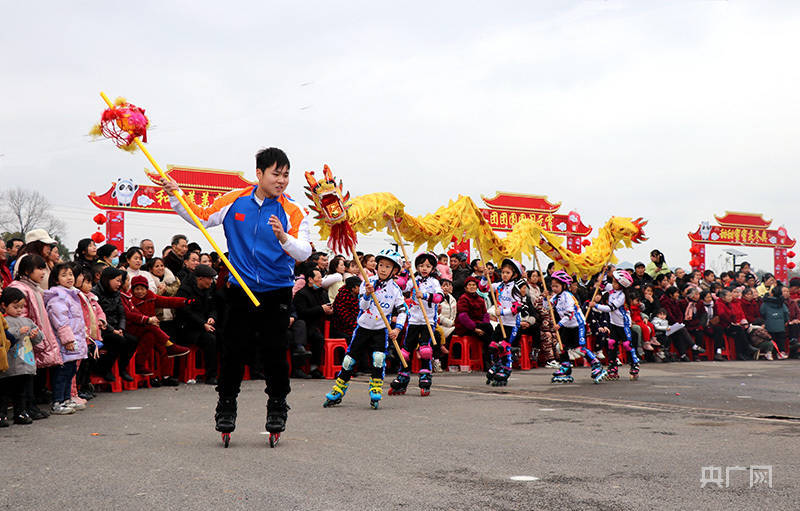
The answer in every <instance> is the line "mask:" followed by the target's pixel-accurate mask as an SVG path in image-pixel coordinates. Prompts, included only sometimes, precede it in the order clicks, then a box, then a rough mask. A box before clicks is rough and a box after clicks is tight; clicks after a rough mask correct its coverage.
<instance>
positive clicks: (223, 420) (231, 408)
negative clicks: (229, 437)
mask: <svg viewBox="0 0 800 511" xmlns="http://www.w3.org/2000/svg"><path fill="white" fill-rule="evenodd" d="M214 421H215V422H216V425H215V429H216V430H217V431H219V432H220V433H231V432H233V430H234V429H236V397H222V396H219V399H218V400H217V409H216V413H215V414H214Z"/></svg>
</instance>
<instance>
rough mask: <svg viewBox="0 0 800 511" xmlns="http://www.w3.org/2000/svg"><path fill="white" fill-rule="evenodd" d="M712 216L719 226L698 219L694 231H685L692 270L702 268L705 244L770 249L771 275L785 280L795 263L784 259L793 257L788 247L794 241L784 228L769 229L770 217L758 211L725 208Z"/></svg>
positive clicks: (704, 263) (704, 259)
mask: <svg viewBox="0 0 800 511" xmlns="http://www.w3.org/2000/svg"><path fill="white" fill-rule="evenodd" d="M714 218H716V220H717V222H718V224H719V225H711V222H700V226H699V227H698V229H697V231H695V232H693V233H689V240H691V242H692V246H691V248H690V249H689V252H690V253H691V254H692V261H691V266H692V268H693V269H695V270H705V268H706V247H705V246H706V245H728V246H739V247H760V248H771V249H773V253H774V261H775V270H774V275H775V278H777V279H778V280H781V281H784V282H785V281H786V279H787V277H788V273H789V270H791V269H793V268H794V266H795V264H794V263H790V262H787V259H788V258H791V257H794V252H790V251H789V249H790V248H792V247H793V246H794V245H795V243H796V241H795V240H794V239H792V238H790V237H789V234H788V233H787V232H786V228H785V227H783V226H781V227H778V228H777V229H770V228H769V227H770V225H771V224H772V220H765V219H764V216H763V215H762V214H761V213H739V212H731V211H726V212H725V215H724V216H721V217H719V216H716V215H714Z"/></svg>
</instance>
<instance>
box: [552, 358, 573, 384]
mask: <svg viewBox="0 0 800 511" xmlns="http://www.w3.org/2000/svg"><path fill="white" fill-rule="evenodd" d="M574 381H575V378H573V377H572V364H571V363H569V362H561V366H560V367H559V368H558V369H557V370H556V372H554V373H553V378H552V379H551V380H550V383H572V382H574Z"/></svg>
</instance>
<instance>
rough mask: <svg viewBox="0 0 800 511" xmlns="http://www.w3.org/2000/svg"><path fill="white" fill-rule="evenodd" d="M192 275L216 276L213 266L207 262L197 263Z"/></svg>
mask: <svg viewBox="0 0 800 511" xmlns="http://www.w3.org/2000/svg"><path fill="white" fill-rule="evenodd" d="M194 276H195V277H198V278H199V277H208V278H212V279H213V278H214V277H216V276H217V272H216V271H214V268H212V267H211V266H209V265H207V264H198V265H197V268H195V269H194Z"/></svg>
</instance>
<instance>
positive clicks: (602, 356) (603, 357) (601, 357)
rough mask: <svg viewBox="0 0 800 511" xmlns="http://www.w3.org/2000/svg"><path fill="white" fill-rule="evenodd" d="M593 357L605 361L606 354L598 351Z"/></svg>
mask: <svg viewBox="0 0 800 511" xmlns="http://www.w3.org/2000/svg"><path fill="white" fill-rule="evenodd" d="M595 355H596V356H597V358H598V359H599V360H605V359H606V354H605V353H603V351H602V350H600V351H598V352H597V353H595Z"/></svg>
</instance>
